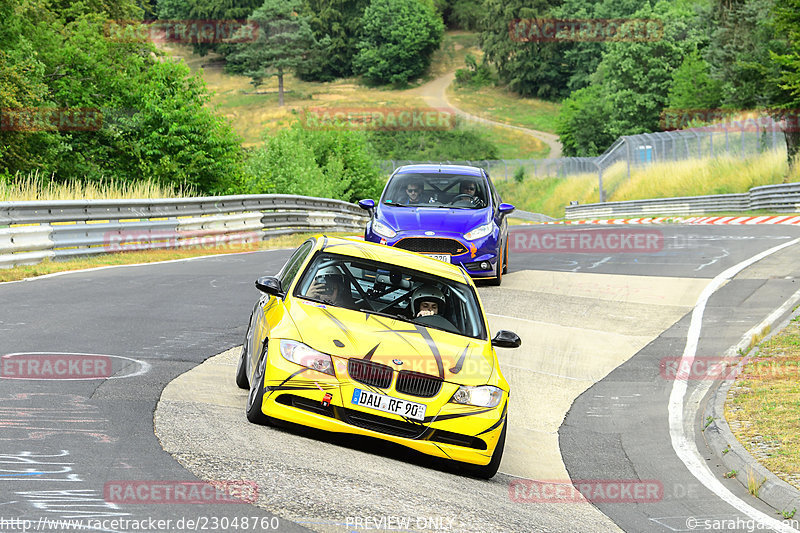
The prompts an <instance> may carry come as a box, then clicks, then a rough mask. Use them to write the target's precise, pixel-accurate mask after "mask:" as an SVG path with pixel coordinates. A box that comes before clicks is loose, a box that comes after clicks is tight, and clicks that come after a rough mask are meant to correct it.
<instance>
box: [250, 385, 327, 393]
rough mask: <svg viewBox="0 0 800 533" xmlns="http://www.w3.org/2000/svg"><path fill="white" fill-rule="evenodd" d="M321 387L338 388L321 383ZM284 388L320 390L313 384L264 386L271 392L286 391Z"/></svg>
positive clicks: (265, 389)
mask: <svg viewBox="0 0 800 533" xmlns="http://www.w3.org/2000/svg"><path fill="white" fill-rule="evenodd" d="M321 387H322V389H323V390H325V389H330V390H333V389H335V388H336V387H334V386H331V385H328V386H322V385H321ZM284 390H319V387H316V386H313V385H312V386H303V385H274V386H272V385H267V386H266V387H264V391H269V392H278V391H284Z"/></svg>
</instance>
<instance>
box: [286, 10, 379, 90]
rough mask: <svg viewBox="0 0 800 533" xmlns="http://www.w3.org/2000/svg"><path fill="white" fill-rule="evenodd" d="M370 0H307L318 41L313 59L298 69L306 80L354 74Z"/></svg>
mask: <svg viewBox="0 0 800 533" xmlns="http://www.w3.org/2000/svg"><path fill="white" fill-rule="evenodd" d="M367 5H369V0H304V2H303V13H304V14H307V15H308V16H309V17H310V20H309V24H310V25H311V31H312V32H313V33H314V38H315V39H316V40H317V45H316V46H315V47H314V48H313V50H312V51H311V55H310V57H309V61H308V62H307V63H305V64H304V65H301V66H300V67H298V69H297V74H298V76H300V78H302V79H304V80H314V81H331V80H333V79H336V78H342V77H348V76H352V75H353V58H354V57H355V56H356V53H357V52H358V48H357V45H358V34H359V32H360V31H361V23H362V20H361V17H362V16H363V15H364V10H365V9H366V8H367Z"/></svg>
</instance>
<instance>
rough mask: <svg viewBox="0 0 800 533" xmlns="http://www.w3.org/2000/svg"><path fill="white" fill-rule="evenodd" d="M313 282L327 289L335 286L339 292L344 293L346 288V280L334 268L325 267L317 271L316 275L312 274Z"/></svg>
mask: <svg viewBox="0 0 800 533" xmlns="http://www.w3.org/2000/svg"><path fill="white" fill-rule="evenodd" d="M314 281H315V282H316V283H321V284H323V285H325V286H327V287H333V286H337V287H339V291H344V290H346V288H347V278H345V275H344V274H342V272H341V270H339V269H338V268H337V267H335V266H327V267H324V268H321V269H319V270H317V273H316V274H314Z"/></svg>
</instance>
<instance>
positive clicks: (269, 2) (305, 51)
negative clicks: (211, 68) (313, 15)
mask: <svg viewBox="0 0 800 533" xmlns="http://www.w3.org/2000/svg"><path fill="white" fill-rule="evenodd" d="M299 9H300V1H299V0H266V1H265V2H264V4H263V5H262V6H261V7H259V8H258V9H256V10H255V11H254V12H253V14H252V15H250V17H249V18H248V19H247V20H248V21H250V22H254V23H256V24H257V25H258V37H257V38H256V39H255V40H254V41H252V42H248V43H242V44H240V45H238V46H237V47H236V49H235V51H234V52H233V53H231V54H230V55H228V65H227V68H228V70H229V71H231V72H236V73H240V74H244V75H246V76H250V77H251V78H252V79H253V85H254V86H255V87H256V89H258V86H259V85H261V84H263V82H264V79H265V78H268V77H270V76H277V77H278V105H281V106H282V105H283V76H284V74H286V73H287V72H289V71H293V70H295V69H297V68H299V67H301V66H302V65H304V64H305V63H306V62H307V61H308V56H309V54H310V52H311V50H312V49H313V48H314V46H315V40H314V35H313V33H312V32H311V27H310V26H309V23H308V17H306V16H301V15H299V14H298V11H299Z"/></svg>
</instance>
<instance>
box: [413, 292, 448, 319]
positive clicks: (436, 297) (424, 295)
mask: <svg viewBox="0 0 800 533" xmlns="http://www.w3.org/2000/svg"><path fill="white" fill-rule="evenodd" d="M423 301H432V302H436V303H437V304H439V314H440V315H441V314H442V313H444V308H445V300H444V294H443V293H442V291H440V290H439V289H437V288H436V287H434V286H433V285H423V286H421V287H419V288H417V290H415V291H414V293H413V294H412V295H411V307H412V309H414V314H415V315H416V314H417V313H419V306H420V304H421V303H422V302H423Z"/></svg>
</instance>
